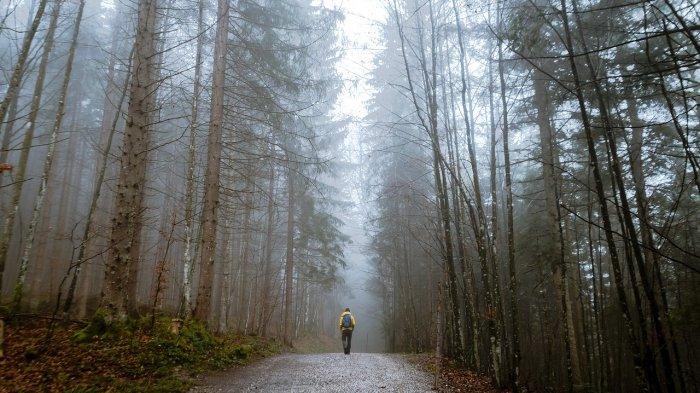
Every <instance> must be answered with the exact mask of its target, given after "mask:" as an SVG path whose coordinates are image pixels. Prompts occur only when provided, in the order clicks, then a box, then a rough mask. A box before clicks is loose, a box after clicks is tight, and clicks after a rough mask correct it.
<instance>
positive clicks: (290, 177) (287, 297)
mask: <svg viewBox="0 0 700 393" xmlns="http://www.w3.org/2000/svg"><path fill="white" fill-rule="evenodd" d="M287 165H288V168H287V251H286V253H287V256H286V259H285V264H284V320H283V321H282V323H283V324H284V328H283V340H284V343H285V344H287V345H290V346H291V345H292V334H293V330H294V329H293V321H292V313H291V311H292V297H293V296H294V287H293V285H294V280H293V278H294V209H295V207H294V203H295V198H294V170H293V169H292V167H291V162H290V161H289V160H287Z"/></svg>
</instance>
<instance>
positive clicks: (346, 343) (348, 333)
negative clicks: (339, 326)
mask: <svg viewBox="0 0 700 393" xmlns="http://www.w3.org/2000/svg"><path fill="white" fill-rule="evenodd" d="M351 342H352V330H343V351H344V352H345V354H346V355H349V354H350V343H351Z"/></svg>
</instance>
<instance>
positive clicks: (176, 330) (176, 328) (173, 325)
mask: <svg viewBox="0 0 700 393" xmlns="http://www.w3.org/2000/svg"><path fill="white" fill-rule="evenodd" d="M182 324H183V321H182V319H180V318H173V319H171V320H170V333H172V334H176V335H177V334H180V329H181V328H182Z"/></svg>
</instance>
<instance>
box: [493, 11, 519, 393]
mask: <svg viewBox="0 0 700 393" xmlns="http://www.w3.org/2000/svg"><path fill="white" fill-rule="evenodd" d="M500 12H502V11H501V10H499V13H500ZM498 19H499V23H498V26H499V29H501V24H502V21H501V17H500V15H499V18H498ZM503 64H504V61H503V41H502V40H501V39H499V40H498V75H499V79H500V85H501V107H502V111H503V124H502V127H503V161H504V166H505V172H506V173H505V182H506V184H505V186H506V190H505V192H506V210H507V211H506V221H507V227H508V228H507V231H508V234H507V240H508V282H509V285H508V287H509V288H508V291H509V294H510V318H511V332H512V333H511V334H512V336H513V343H512V351H513V355H512V368H513V371H512V372H513V375H512V380H513V390H514V391H516V392H517V391H519V390H520V333H519V329H518V285H517V283H518V282H517V279H516V277H517V273H516V269H515V224H514V218H513V186H512V184H513V183H512V179H511V168H510V145H509V138H510V137H509V135H510V124H508V102H507V100H506V81H505V71H504V69H503ZM504 322H505V321H504Z"/></svg>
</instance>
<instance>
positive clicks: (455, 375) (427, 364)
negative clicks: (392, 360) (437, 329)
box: [406, 354, 508, 393]
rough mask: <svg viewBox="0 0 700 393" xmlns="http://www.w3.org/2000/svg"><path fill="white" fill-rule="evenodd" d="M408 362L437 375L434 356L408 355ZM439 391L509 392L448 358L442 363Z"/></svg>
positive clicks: (464, 392)
mask: <svg viewBox="0 0 700 393" xmlns="http://www.w3.org/2000/svg"><path fill="white" fill-rule="evenodd" d="M406 357H407V358H408V360H409V361H410V362H412V363H414V364H416V365H418V367H420V368H421V369H423V370H425V371H427V372H429V373H431V374H432V375H435V357H434V356H433V355H432V354H417V355H413V354H412V355H406ZM437 391H439V392H461V393H502V392H507V391H508V390H499V389H496V388H495V387H494V386H493V384H492V383H491V381H490V380H489V378H488V377H486V376H484V375H479V374H477V373H475V372H473V371H471V370H467V369H466V368H463V367H461V366H460V365H458V364H456V363H455V362H453V361H452V360H450V359H448V358H442V359H441V362H440V379H439V382H438V388H437Z"/></svg>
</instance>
